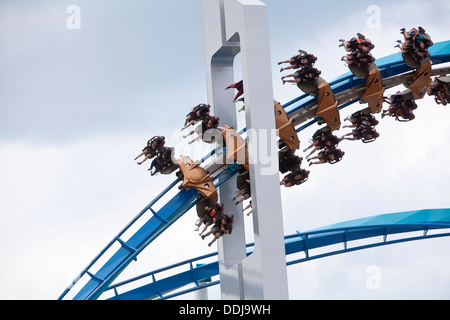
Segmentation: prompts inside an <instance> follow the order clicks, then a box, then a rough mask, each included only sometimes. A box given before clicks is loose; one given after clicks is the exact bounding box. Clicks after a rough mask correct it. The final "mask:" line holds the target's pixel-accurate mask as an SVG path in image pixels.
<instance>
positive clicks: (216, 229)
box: [202, 213, 234, 247]
mask: <svg viewBox="0 0 450 320" xmlns="http://www.w3.org/2000/svg"><path fill="white" fill-rule="evenodd" d="M233 222H234V216H233V215H227V214H225V213H224V214H222V215H221V216H220V217H214V226H213V227H212V228H211V230H210V231H209V232H208V233H207V234H205V235H202V239H203V240H204V239H205V238H206V237H207V236H209V235H211V234H213V235H214V238H213V239H212V240H211V242H210V243H208V246H209V247H210V246H211V245H212V244H213V243H214V242H215V241H216V240H217V239H219V238H220V237H222V236H223V235H224V234H231V232H232V231H233Z"/></svg>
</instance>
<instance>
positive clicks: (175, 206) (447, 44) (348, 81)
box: [59, 40, 450, 299]
mask: <svg viewBox="0 0 450 320" xmlns="http://www.w3.org/2000/svg"><path fill="white" fill-rule="evenodd" d="M429 51H430V54H431V57H430V58H431V60H432V63H433V65H437V64H441V63H446V62H450V40H449V41H443V42H439V43H435V44H434V45H433V46H432V47H431V48H430V49H429ZM376 64H377V66H378V68H379V69H380V72H381V74H382V78H383V79H385V78H389V77H392V76H394V75H399V74H403V73H405V72H408V71H412V70H413V69H412V68H410V67H408V66H407V65H406V64H405V63H404V61H403V58H402V55H401V54H400V53H397V54H392V55H390V56H387V57H384V58H381V59H377V60H376ZM364 84H365V80H364V79H359V78H357V77H355V76H354V75H353V74H352V73H351V72H348V73H346V74H344V75H342V76H340V77H338V78H337V79H336V80H334V81H332V82H330V86H331V88H332V89H333V92H334V93H335V94H338V93H341V92H343V91H345V90H351V89H352V88H355V87H357V86H360V85H364ZM358 100H359V99H355V100H352V101H348V102H346V103H345V104H343V105H342V106H340V108H344V107H346V106H348V105H350V104H352V103H355V102H357V101H358ZM315 101H317V97H311V96H310V95H306V94H304V95H301V96H300V97H298V98H296V99H294V100H292V101H290V102H288V103H286V104H284V105H283V108H285V109H286V110H287V113H288V114H292V113H293V112H296V111H298V110H300V109H302V108H305V107H306V106H308V105H310V104H311V103H313V102H315ZM316 121H317V117H316V118H315V119H314V120H312V121H311V122H310V123H308V124H307V125H304V126H302V127H300V128H298V129H297V132H299V131H301V130H303V129H305V128H306V127H307V126H309V125H311V124H312V123H314V122H316ZM244 131H245V129H244ZM214 153H215V150H214V151H212V152H211V153H210V154H208V155H206V156H205V157H204V158H203V159H202V160H201V163H203V162H204V161H206V160H207V159H208V158H209V157H211V156H212V155H213V154H214ZM233 169H234V170H235V168H233V167H231V168H230V169H229V170H227V171H224V172H223V173H221V175H222V174H223V175H225V177H223V178H222V180H221V183H223V182H224V181H226V180H227V179H229V178H230V177H231V176H233V175H234V174H235V173H236V172H235V171H234V170H233ZM179 182H180V180H175V181H174V182H173V183H172V184H170V185H169V186H168V187H167V188H166V189H165V190H164V191H163V192H161V193H160V195H158V196H157V197H156V198H155V199H154V200H153V201H152V202H151V203H150V204H149V205H147V206H146V207H145V208H144V209H143V210H142V211H141V212H140V213H139V214H138V215H137V216H136V217H135V218H134V219H133V220H132V221H131V222H130V223H129V224H128V225H127V226H126V227H125V228H124V229H123V230H122V231H121V232H120V233H119V234H118V235H117V236H116V237H115V238H114V239H113V240H112V241H111V242H110V243H109V244H108V245H107V246H106V247H105V249H103V250H102V251H101V252H100V254H99V255H98V256H97V257H96V258H95V259H94V260H93V261H92V262H91V263H90V264H89V265H88V266H87V267H86V268H85V269H84V270H83V271H82V272H81V274H80V275H79V276H78V277H77V278H76V279H75V280H74V281H73V282H72V284H71V285H70V286H69V287H68V288H67V289H66V290H65V291H64V292H63V293H62V294H61V296H60V297H59V299H63V298H64V297H65V296H66V295H67V294H68V293H69V292H70V291H71V290H72V288H73V287H74V285H75V284H76V283H77V282H78V280H79V279H80V278H82V277H84V276H89V277H90V280H89V281H88V282H87V284H85V286H84V287H83V288H82V289H81V290H80V291H79V292H78V293H77V294H76V296H75V297H74V299H97V298H98V297H99V296H100V295H101V294H102V293H103V292H104V291H105V290H106V289H107V288H108V286H110V285H111V283H112V282H113V281H114V280H115V279H116V278H117V276H118V275H119V274H120V273H121V272H122V271H123V270H124V269H125V268H126V267H127V266H128V264H129V263H130V262H131V261H132V260H133V259H136V256H137V255H138V254H139V253H140V252H141V251H142V250H143V249H145V248H146V247H147V246H148V245H149V244H150V243H151V242H152V241H153V240H154V239H156V238H157V237H158V236H159V235H160V234H161V233H162V232H163V231H165V230H166V229H167V228H168V227H169V226H170V225H171V224H173V223H174V222H175V221H176V220H178V218H180V217H181V216H182V215H183V214H184V213H186V212H187V211H189V209H191V208H192V207H193V206H194V205H195V204H196V197H197V191H195V190H194V189H189V190H188V191H186V192H180V193H178V194H177V195H175V196H174V197H173V198H172V199H171V200H170V201H168V202H167V203H166V205H164V206H163V207H162V208H161V209H160V210H159V211H157V212H156V211H154V210H153V209H152V207H153V206H154V204H155V203H156V202H157V201H159V200H160V199H161V198H162V197H163V196H164V195H165V194H167V193H168V192H169V191H170V190H171V189H172V188H173V187H175V186H176V185H177V184H178V183H179ZM219 186H220V185H219V184H218V185H216V187H217V188H218V187H219ZM147 211H151V212H152V214H153V216H152V217H151V218H150V219H149V220H148V221H147V223H145V224H144V226H142V227H141V229H139V230H138V231H137V232H136V233H135V234H134V235H133V236H132V237H131V238H130V239H129V240H128V241H126V242H125V241H123V240H122V239H121V238H120V237H121V236H122V235H123V234H124V233H125V232H126V231H127V230H128V229H129V228H130V227H131V226H132V225H133V224H134V223H135V222H136V221H137V220H138V219H139V218H140V217H142V215H143V214H144V213H146V212H147ZM116 242H119V243H120V244H121V248H120V249H119V250H118V251H117V252H116V253H115V254H114V255H113V257H112V258H110V260H108V262H106V263H105V264H104V265H103V267H101V269H99V271H97V272H96V273H95V274H93V273H92V272H91V271H90V270H91V268H92V267H93V265H94V264H95V263H96V262H97V261H98V260H99V259H100V258H101V257H102V256H103V255H104V254H105V252H107V251H108V250H109V249H110V248H111V247H112V245H113V244H115V243H116Z"/></svg>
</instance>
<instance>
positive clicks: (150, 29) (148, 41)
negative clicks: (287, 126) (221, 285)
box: [0, 0, 450, 299]
mask: <svg viewBox="0 0 450 320" xmlns="http://www.w3.org/2000/svg"><path fill="white" fill-rule="evenodd" d="M265 3H266V4H267V9H268V13H269V26H270V36H271V38H270V42H271V57H272V66H273V68H272V70H273V84H274V98H275V99H277V100H279V101H280V102H281V103H282V104H283V103H286V102H288V101H290V100H292V99H294V98H296V97H297V96H299V95H301V94H302V92H301V91H300V90H299V89H298V88H297V87H296V86H292V85H288V84H286V85H284V86H283V85H282V83H281V80H280V77H281V74H280V72H279V66H278V65H277V62H278V61H281V60H285V59H286V58H290V57H291V56H293V55H294V54H295V53H296V52H297V50H298V49H304V50H307V51H308V52H311V53H313V54H315V55H316V56H317V57H318V60H317V62H316V67H317V68H318V69H320V70H321V71H322V74H321V76H322V77H323V78H324V79H326V80H327V81H332V80H333V79H334V78H336V77H337V76H339V75H341V74H343V73H346V72H348V68H347V67H346V66H345V65H344V63H343V62H341V61H340V58H341V56H342V55H344V53H345V51H344V49H343V48H339V47H338V44H339V42H338V39H340V38H345V39H350V38H351V37H353V36H354V35H355V34H356V33H357V32H361V33H363V34H365V35H366V36H367V37H368V38H370V39H371V40H372V41H373V43H374V44H375V49H374V50H373V52H372V53H373V55H374V57H375V58H381V57H383V56H386V55H390V54H392V53H396V52H398V50H397V49H396V48H394V46H395V44H396V42H395V41H396V40H398V39H401V35H400V33H399V30H400V28H403V27H405V28H407V29H408V28H412V27H418V26H419V25H420V26H422V27H424V28H425V29H426V30H427V32H428V33H429V34H430V35H431V37H432V38H433V40H434V41H435V42H439V41H444V40H449V39H450V34H449V31H448V30H450V20H449V19H448V16H449V14H450V3H449V2H443V1H440V0H439V1H427V2H424V1H376V2H374V1H346V2H345V5H344V4H339V5H338V4H337V2H335V1H320V2H317V1H316V2H314V1H310V2H303V1H297V0H267V1H265ZM71 5H76V6H78V8H80V10H81V11H80V22H81V23H80V25H79V26H80V29H69V28H68V26H67V20H68V19H70V16H71V13H67V9H68V7H69V6H71ZM371 5H376V6H378V7H377V8H379V9H380V11H379V12H380V14H381V15H380V18H381V20H380V24H379V25H377V27H379V28H374V25H372V24H371V21H372V20H371V13H370V12H371V11H370V10H369V12H368V8H369V6H371ZM368 21H369V23H368ZM236 74H239V70H236ZM238 80H240V79H236V81H238ZM397 90H403V88H402V87H399V88H398V89H395V90H393V92H395V91H397ZM389 93H392V91H391V92H387V93H386V94H389ZM202 102H207V101H206V78H205V62H204V54H203V30H202V17H201V2H200V0H188V1H186V0H171V1H138V0H133V1H124V0H114V1H111V0H108V1H106V0H94V1H92V0H90V1H86V0H84V1H83V0H70V1H68V0H63V1H61V0H58V1H56V0H39V1H31V0H23V1H1V2H0V155H1V156H0V217H1V221H2V223H1V224H0V243H1V245H0V254H1V256H2V259H1V262H0V299H56V298H57V297H58V296H59V295H60V294H61V293H62V291H63V290H64V289H65V288H66V286H67V285H68V284H69V283H70V281H72V280H73V278H74V277H75V276H76V275H77V274H78V273H79V272H81V271H82V269H83V268H84V267H85V266H86V265H87V264H88V263H89V262H90V261H91V260H92V259H93V258H94V257H95V256H96V255H97V254H98V253H99V252H100V250H101V249H103V247H104V246H105V245H106V244H107V243H108V242H109V241H110V240H111V239H112V238H113V237H114V236H115V235H116V234H117V233H118V232H119V231H120V230H122V228H123V227H124V226H125V225H126V224H127V223H128V222H129V221H130V220H131V219H132V218H133V217H134V216H135V215H136V214H137V213H138V212H139V211H140V210H141V209H142V208H144V207H145V206H146V205H147V203H149V202H150V201H151V200H152V199H153V198H154V197H155V196H157V195H158V194H159V192H160V191H161V190H162V188H164V187H165V186H167V185H168V184H170V183H171V182H172V181H173V179H174V176H154V177H151V176H150V175H149V174H148V171H147V170H146V169H147V168H148V166H147V165H145V166H144V165H143V166H138V165H136V162H135V161H134V160H133V159H134V157H135V156H137V155H138V154H139V153H140V151H141V149H142V148H143V147H144V145H145V143H146V141H147V140H148V139H149V138H150V137H152V136H154V135H164V136H166V144H167V145H173V146H177V149H176V152H177V155H179V154H181V153H182V152H190V150H191V149H192V148H194V147H195V148H200V149H201V148H202V147H201V142H197V143H196V144H194V145H192V146H191V147H189V146H187V145H186V143H184V142H182V141H181V140H182V139H181V138H180V137H181V132H180V130H179V129H180V128H181V127H182V125H183V124H184V117H185V114H186V113H187V111H188V109H189V108H191V107H193V106H195V105H197V104H198V103H202ZM417 103H418V105H419V108H418V109H417V111H416V112H415V114H416V119H415V120H414V121H412V122H409V123H399V122H396V121H395V120H394V119H393V118H384V119H383V120H381V119H380V117H379V116H378V118H379V120H380V125H379V126H378V127H377V130H378V132H379V133H380V135H381V136H380V137H379V139H378V140H377V141H376V142H375V143H373V144H362V143H361V142H351V141H344V142H342V143H341V145H340V147H341V149H342V150H344V151H345V153H346V154H345V157H344V159H343V160H342V162H340V163H338V164H336V165H333V166H332V165H320V166H313V167H311V169H310V170H311V174H310V178H309V180H308V182H307V183H305V184H304V185H301V186H298V187H295V188H290V189H285V188H283V189H282V200H283V222H284V226H285V234H292V233H295V232H296V231H307V230H310V229H313V228H317V227H321V226H324V225H328V224H332V223H335V222H339V221H344V220H351V219H356V218H361V217H367V216H371V215H377V214H383V213H392V212H401V211H408V210H416V209H426V208H448V207H450V200H449V196H448V191H449V182H448V181H450V172H449V170H448V159H449V155H450V153H449V151H448V150H449V149H448V148H447V146H446V142H447V141H449V140H450V128H449V126H448V119H449V118H450V110H449V109H448V106H447V107H443V106H438V105H436V104H435V103H434V100H433V99H432V98H430V97H426V98H424V99H422V100H419V101H418V102H417ZM363 107H364V106H361V105H359V104H355V105H353V106H351V107H348V108H347V109H346V110H344V111H343V113H342V115H341V117H342V119H343V118H344V117H345V116H347V115H348V114H350V113H352V112H354V111H357V110H359V109H362V108H363ZM238 115H239V117H241V121H242V117H243V116H244V114H243V113H239V114H238ZM317 128H318V127H317V126H313V127H312V128H311V129H309V130H305V131H303V132H302V133H300V135H299V137H300V140H301V142H302V145H301V149H302V150H303V149H304V148H306V146H307V145H308V140H309V139H310V138H311V136H312V134H313V133H314V131H315V130H316V129H317ZM347 132H349V129H340V130H339V132H338V133H337V135H342V134H344V133H347ZM190 148H191V149H190ZM297 154H298V155H300V156H303V157H304V156H305V154H303V152H302V151H298V153H297ZM195 217H196V214H195V212H194V211H190V212H188V213H187V214H186V215H185V216H184V217H183V218H182V219H180V221H178V222H177V223H176V224H175V225H174V226H173V228H171V229H173V230H169V231H167V233H166V234H165V235H164V236H163V237H161V239H158V240H157V241H155V242H154V243H153V244H152V245H151V248H149V252H150V253H146V251H144V253H143V254H142V256H140V257H139V259H138V263H133V264H135V265H136V266H134V265H132V266H130V268H129V269H127V270H126V271H125V272H124V274H123V278H126V277H127V276H132V275H136V274H139V273H140V272H144V271H151V270H153V269H155V268H156V267H161V266H165V265H168V264H170V263H174V262H178V261H180V260H183V259H187V258H191V257H194V256H198V255H202V254H205V253H208V252H211V251H213V250H215V247H214V246H213V248H208V247H207V246H206V243H205V242H202V241H201V240H200V239H199V238H198V236H197V234H196V233H194V232H193V223H194V221H195ZM246 219H247V220H248V223H247V224H248V225H251V217H246ZM180 235H182V237H183V241H180ZM249 238H251V235H249ZM448 245H449V239H448V238H442V239H436V240H426V241H418V242H410V243H404V244H398V245H393V246H388V247H381V248H376V249H370V250H365V251H360V252H354V253H350V254H345V255H339V256H334V257H331V258H325V259H320V260H316V261H312V262H307V263H303V264H299V265H296V266H292V267H289V268H288V273H289V285H290V288H289V290H290V298H291V299H322V298H323V299H330V298H331V299H335V298H336V299H386V298H387V299H449V298H450V269H449V267H448V266H449V265H450V253H449V250H448ZM138 265H139V266H138ZM372 266H375V267H376V268H378V269H377V270H379V271H380V274H381V278H380V287H379V288H377V289H371V288H369V287H368V286H367V280H368V277H369V275H370V274H369V273H368V271H370V270H372V269H371V267H372ZM210 291H211V292H210V294H211V296H213V297H218V289H217V288H216V289H211V290H210Z"/></svg>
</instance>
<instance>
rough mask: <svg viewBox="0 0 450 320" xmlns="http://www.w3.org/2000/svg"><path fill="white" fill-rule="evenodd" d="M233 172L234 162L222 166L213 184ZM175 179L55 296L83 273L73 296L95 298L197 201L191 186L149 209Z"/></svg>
mask: <svg viewBox="0 0 450 320" xmlns="http://www.w3.org/2000/svg"><path fill="white" fill-rule="evenodd" d="M212 153H213V152H212ZM212 153H211V154H212ZM235 173H236V167H235V166H230V167H229V168H227V169H225V170H224V171H223V172H221V173H220V174H219V175H217V176H216V177H215V178H214V180H217V179H219V178H220V182H218V183H217V182H215V185H216V187H217V188H219V187H220V185H221V184H223V183H224V182H225V181H227V180H228V179H229V178H231V177H232V176H233V175H234V174H235ZM214 180H213V182H214ZM179 182H180V180H175V181H174V182H172V183H171V184H170V185H169V186H168V187H167V188H166V189H165V190H164V191H163V192H161V193H160V194H159V195H158V196H157V197H156V198H155V199H154V200H153V201H152V202H150V203H149V204H148V205H147V206H146V207H145V208H144V209H143V210H142V211H141V212H140V213H139V214H138V215H137V216H136V217H135V218H134V219H133V220H132V221H131V222H130V223H129V224H128V225H127V226H126V227H125V228H124V229H123V230H122V231H121V232H120V233H119V234H118V235H117V236H116V237H115V238H114V239H113V240H112V241H111V242H110V243H109V244H108V245H107V246H106V247H105V248H104V249H103V250H102V251H101V252H100V254H98V255H97V257H96V258H95V259H94V260H93V261H92V262H91V263H90V264H89V265H88V266H87V267H86V268H85V269H84V270H83V271H82V272H81V274H80V275H79V276H78V277H77V278H76V279H75V280H74V281H73V282H72V284H71V285H70V286H69V287H68V288H67V289H66V290H65V291H64V292H63V293H62V294H61V296H60V297H59V299H60V300H61V299H63V298H64V297H65V296H66V295H67V293H69V291H70V290H71V289H72V288H73V287H74V285H75V284H76V283H77V282H78V281H79V279H81V278H82V277H83V276H89V277H90V280H89V281H88V282H87V283H86V284H85V285H84V287H83V288H82V289H81V290H80V291H79V292H78V293H77V295H76V296H75V297H74V298H73V299H74V300H92V299H97V298H98V297H99V296H100V295H101V294H102V293H103V291H104V290H105V289H106V288H108V286H109V285H110V284H111V283H112V282H113V281H114V280H115V279H116V278H117V276H118V275H119V274H120V273H121V272H122V271H123V270H124V269H125V268H126V267H127V266H128V264H129V263H130V262H131V261H133V260H134V259H136V257H137V255H138V254H139V253H141V252H142V250H144V249H145V248H146V247H147V246H148V245H149V244H150V243H151V242H152V241H153V240H155V239H156V238H157V237H158V236H159V235H160V234H161V233H162V232H164V231H165V230H166V229H167V228H169V227H170V226H171V225H172V224H173V223H174V222H175V221H177V220H178V219H179V218H180V217H181V216H182V215H183V214H184V213H186V212H187V211H189V210H190V209H191V208H192V207H193V206H194V205H195V204H196V203H197V195H198V192H197V191H196V190H195V189H194V188H190V189H188V190H186V191H184V192H182V191H180V192H178V193H177V194H176V195H175V196H174V197H173V198H172V199H170V200H169V201H168V202H167V203H166V204H165V205H164V206H163V207H162V208H161V209H159V210H158V211H155V210H153V209H152V207H153V206H154V205H155V204H156V203H157V202H158V201H159V200H160V199H161V198H162V197H163V196H164V195H165V194H166V193H167V192H169V191H170V190H171V189H172V188H174V187H175V186H176V185H177V184H178V183H179ZM148 211H150V212H151V213H152V214H153V215H152V217H151V218H150V219H149V220H148V221H147V222H146V223H145V224H144V225H143V226H142V227H141V228H140V229H139V230H138V231H136V233H134V234H133V235H132V236H131V237H130V239H128V240H127V241H124V240H122V239H121V236H122V235H123V234H124V233H125V232H126V231H127V230H129V228H130V227H131V226H132V225H134V224H135V223H136V221H137V220H138V219H139V218H141V217H142V216H143V215H144V214H145V213H146V212H148ZM117 242H118V243H120V245H121V248H120V249H118V250H117V251H116V252H115V254H114V255H113V256H112V257H111V258H110V259H109V260H108V261H107V262H106V263H105V264H104V265H103V266H102V267H101V268H100V269H99V270H98V271H97V272H96V273H95V274H93V273H92V271H91V269H92V268H93V266H94V265H95V263H96V262H97V261H98V260H99V259H100V258H101V257H102V256H103V255H104V254H105V253H106V252H107V251H108V250H110V249H111V248H112V246H113V245H114V244H115V243H117Z"/></svg>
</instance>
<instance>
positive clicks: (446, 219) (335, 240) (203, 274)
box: [108, 209, 450, 300]
mask: <svg viewBox="0 0 450 320" xmlns="http://www.w3.org/2000/svg"><path fill="white" fill-rule="evenodd" d="M443 229H450V209H426V210H416V211H408V212H401V213H391V214H382V215H377V216H372V217H368V218H363V219H356V220H351V221H346V222H341V223H337V224H334V225H330V226H326V227H322V228H318V229H314V230H310V231H307V232H299V233H296V234H293V235H289V236H286V237H285V250H286V256H290V255H292V254H298V253H301V252H303V253H304V255H305V257H304V258H301V259H295V260H291V261H287V262H286V264H287V265H288V266H290V265H293V264H297V263H301V262H306V261H310V260H313V259H319V258H323V257H327V256H331V255H336V254H342V253H347V252H352V251H356V250H363V249H368V248H374V247H378V246H383V245H390V244H396V243H400V242H407V241H416V240H424V239H431V238H437V237H448V236H450V232H442V233H439V234H433V235H430V234H429V233H428V232H429V230H443ZM415 231H421V232H422V235H420V236H408V234H409V233H410V232H415ZM394 234H396V235H399V234H403V235H404V237H403V238H400V239H395V240H388V236H390V235H394ZM374 237H382V240H381V241H376V242H372V243H370V244H364V245H359V246H353V247H349V243H350V244H351V242H352V241H355V240H361V239H368V238H374ZM335 244H342V245H343V248H342V249H334V250H330V251H328V252H325V253H318V254H315V253H314V252H312V250H314V249H318V248H324V247H327V246H331V245H335ZM253 246H254V244H249V245H247V247H248V248H249V249H248V251H247V252H248V255H250V254H251V253H252V252H253ZM215 256H217V253H212V254H208V255H205V256H202V257H198V258H195V259H191V260H187V261H183V262H180V263H177V264H174V265H172V266H168V267H165V268H162V269H158V270H155V271H153V272H150V273H147V274H144V275H142V276H140V277H136V278H133V279H130V280H128V281H125V282H121V283H118V284H116V285H114V286H111V287H110V288H108V290H111V289H114V291H115V292H116V295H115V296H114V297H112V298H110V300H142V299H154V298H162V299H168V298H170V297H174V296H177V295H182V294H185V293H187V292H192V291H195V290H199V289H201V288H203V287H202V286H199V285H198V283H196V280H199V279H205V278H211V277H214V276H217V275H218V274H219V266H218V261H214V262H210V263H205V264H204V265H202V266H201V267H197V268H192V264H193V263H194V262H199V261H204V260H207V259H210V258H211V257H215ZM183 265H184V266H186V271H184V272H180V273H178V274H176V275H173V276H169V277H166V278H164V279H160V280H156V276H157V275H158V274H160V273H162V272H166V271H167V270H170V269H173V268H179V267H181V266H183ZM146 277H151V278H152V282H151V283H149V284H146V285H142V286H140V287H138V288H135V289H133V290H129V291H126V292H123V293H121V294H118V293H117V290H118V289H120V287H121V286H124V285H127V284H130V283H132V282H134V281H137V280H142V279H144V278H146ZM218 283H219V281H215V283H214V284H218ZM192 284H195V286H194V287H191V288H188V289H186V290H182V291H179V292H177V293H173V291H174V290H176V289H179V288H182V287H184V286H187V285H192ZM157 289H158V290H160V291H158V290H157ZM166 293H169V295H165V294H166Z"/></svg>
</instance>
